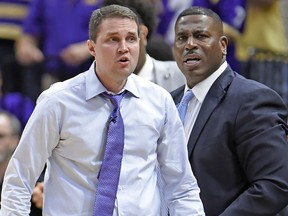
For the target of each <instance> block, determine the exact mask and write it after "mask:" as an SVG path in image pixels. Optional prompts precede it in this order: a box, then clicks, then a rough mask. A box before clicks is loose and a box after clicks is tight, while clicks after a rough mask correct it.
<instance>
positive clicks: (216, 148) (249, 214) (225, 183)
mask: <svg viewBox="0 0 288 216" xmlns="http://www.w3.org/2000/svg"><path fill="white" fill-rule="evenodd" d="M183 91H184V86H182V87H180V88H178V89H176V90H175V91H174V92H172V93H171V94H172V96H173V99H174V101H175V104H178V103H179V102H180V100H181V98H182V96H183ZM286 117H287V108H286V107H285V105H284V104H283V101H282V99H281V98H280V97H279V96H278V95H277V94H276V93H275V92H274V91H273V90H271V89H269V88H267V87H265V86H264V85H262V84H260V83H257V82H255V81H252V80H247V79H245V78H244V77H242V76H240V75H239V74H237V73H235V72H233V71H232V70H231V68H230V67H228V68H227V69H226V70H225V71H224V73H223V74H221V76H220V77H218V79H217V80H216V81H215V82H214V84H213V85H212V87H211V88H210V90H209V92H208V94H207V96H206V98H205V100H204V102H203V104H202V107H201V109H200V112H199V115H198V117H197V120H196V122H195V125H194V127H193V130H192V133H191V136H190V138H189V141H188V154H189V160H190V164H191V167H192V170H193V172H194V174H195V177H196V179H197V181H198V184H199V187H200V190H201V192H200V196H201V199H202V201H203V204H204V210H205V213H206V215H207V216H214V215H221V216H256V215H257V216H264V215H265V216H268V215H269V216H275V215H276V214H277V213H278V212H279V211H280V210H281V209H283V208H284V207H285V206H286V205H287V204H288V145H287V141H286V133H287V126H286Z"/></svg>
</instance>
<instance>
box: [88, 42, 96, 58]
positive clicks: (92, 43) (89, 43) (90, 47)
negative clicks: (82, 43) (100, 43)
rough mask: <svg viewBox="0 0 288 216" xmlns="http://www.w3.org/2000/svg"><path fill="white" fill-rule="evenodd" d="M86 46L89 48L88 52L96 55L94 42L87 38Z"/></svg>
mask: <svg viewBox="0 0 288 216" xmlns="http://www.w3.org/2000/svg"><path fill="white" fill-rule="evenodd" d="M87 46H88V49H89V52H90V54H91V55H92V56H94V57H95V56H96V52H95V43H94V41H92V40H87Z"/></svg>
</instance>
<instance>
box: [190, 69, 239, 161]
mask: <svg viewBox="0 0 288 216" xmlns="http://www.w3.org/2000/svg"><path fill="white" fill-rule="evenodd" d="M234 77H235V75H234V74H233V71H232V70H231V68H230V67H228V68H227V69H226V70H225V71H224V72H223V73H222V74H221V76H220V77H219V78H218V79H217V80H216V81H215V82H214V84H213V85H212V86H211V88H210V90H209V91H208V93H207V95H206V97H205V99H204V101H203V104H202V106H201V109H200V111H199V114H198V116H197V119H196V122H195V124H194V127H193V129H192V132H191V135H190V137H189V141H188V155H189V157H190V155H191V153H192V151H193V149H194V147H195V144H196V142H197V140H198V138H199V136H200V134H201V131H202V129H203V127H205V124H206V122H207V121H208V119H209V117H210V116H211V114H212V113H213V111H214V110H215V108H216V107H217V105H218V104H219V103H220V102H221V101H222V99H223V98H224V97H225V95H226V92H227V89H228V88H229V85H230V84H231V82H232V80H233V78H234Z"/></svg>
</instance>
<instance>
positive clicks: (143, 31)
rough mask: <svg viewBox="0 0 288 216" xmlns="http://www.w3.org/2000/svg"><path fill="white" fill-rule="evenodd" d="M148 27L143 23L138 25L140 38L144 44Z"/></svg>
mask: <svg viewBox="0 0 288 216" xmlns="http://www.w3.org/2000/svg"><path fill="white" fill-rule="evenodd" d="M148 32H149V30H148V28H147V27H146V26H145V25H140V40H143V41H144V42H145V46H146V45H147V35H148Z"/></svg>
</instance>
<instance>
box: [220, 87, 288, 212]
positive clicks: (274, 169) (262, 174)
mask: <svg viewBox="0 0 288 216" xmlns="http://www.w3.org/2000/svg"><path fill="white" fill-rule="evenodd" d="M286 118H287V108H286V107H285V105H284V103H283V102H282V100H281V99H280V97H279V96H278V95H277V94H276V93H275V92H274V91H272V90H270V89H268V88H264V89H263V88H262V89H256V90H255V91H253V92H252V93H250V94H249V95H247V96H246V99H245V101H244V103H243V105H242V106H241V107H240V109H239V111H238V115H237V118H236V128H235V137H236V139H235V140H236V141H235V142H236V154H237V156H238V159H239V163H240V164H241V166H242V169H243V172H244V174H245V175H246V177H247V179H248V181H249V185H248V188H247V189H246V190H245V191H244V192H243V193H242V194H239V196H238V197H237V198H236V199H235V200H234V202H232V203H231V204H230V205H229V207H228V208H226V210H225V211H224V212H223V213H222V214H221V216H231V215H233V216H240V215H241V216H242V215H249V216H253V215H254V216H255V215H276V214H277V213H278V212H279V211H280V210H281V209H283V208H284V207H285V206H286V205H287V203H288V172H287V171H288V160H287V153H288V145H287V140H286V134H287V119H286ZM256 212H257V213H256Z"/></svg>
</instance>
